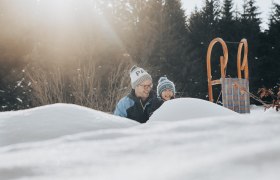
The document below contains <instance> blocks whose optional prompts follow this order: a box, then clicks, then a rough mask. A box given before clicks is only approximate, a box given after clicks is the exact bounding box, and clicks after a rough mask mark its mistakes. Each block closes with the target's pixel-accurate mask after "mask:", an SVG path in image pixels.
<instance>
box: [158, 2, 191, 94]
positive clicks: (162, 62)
mask: <svg viewBox="0 0 280 180" xmlns="http://www.w3.org/2000/svg"><path fill="white" fill-rule="evenodd" d="M158 33H160V41H159V44H158V45H159V48H160V49H159V51H158V53H159V56H157V59H156V60H157V61H156V62H154V63H155V64H154V66H155V67H156V69H157V70H160V71H159V73H158V74H157V76H160V75H163V74H166V75H168V76H169V78H171V79H174V81H175V83H176V85H177V89H182V88H183V85H184V84H185V83H184V81H185V79H186V76H187V70H186V68H182V67H186V56H185V52H186V44H187V43H186V33H187V30H186V17H185V12H184V10H183V9H182V4H181V0H166V1H165V3H164V6H163V12H162V24H161V28H160V29H159V30H158ZM178 72H180V73H178Z"/></svg>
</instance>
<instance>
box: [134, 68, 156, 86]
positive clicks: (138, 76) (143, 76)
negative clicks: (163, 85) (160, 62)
mask: <svg viewBox="0 0 280 180" xmlns="http://www.w3.org/2000/svg"><path fill="white" fill-rule="evenodd" d="M130 80H131V87H132V89H135V87H136V86H138V85H140V84H141V83H142V82H144V81H146V80H150V81H153V80H152V77H151V75H150V74H149V73H147V72H146V71H145V70H144V69H142V68H140V67H137V66H136V65H134V66H133V67H132V68H131V69H130Z"/></svg>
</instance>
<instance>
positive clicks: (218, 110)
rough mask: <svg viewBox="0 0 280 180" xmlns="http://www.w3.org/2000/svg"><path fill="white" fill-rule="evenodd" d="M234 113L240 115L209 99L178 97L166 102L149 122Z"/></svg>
mask: <svg viewBox="0 0 280 180" xmlns="http://www.w3.org/2000/svg"><path fill="white" fill-rule="evenodd" d="M232 115H238V113H236V112H234V111H231V110H229V109H227V108H224V107H222V106H220V105H217V104H215V103H212V102H209V101H205V100H202V99H196V98H178V99H173V100H170V101H166V102H164V103H163V105H162V106H161V107H160V109H158V110H157V111H155V112H154V114H153V115H152V116H151V118H150V120H149V122H154V121H178V120H188V119H194V118H204V117H219V116H232Z"/></svg>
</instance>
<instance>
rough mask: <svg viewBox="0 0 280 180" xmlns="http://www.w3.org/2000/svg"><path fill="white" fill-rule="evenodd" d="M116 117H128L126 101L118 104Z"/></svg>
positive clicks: (115, 112)
mask: <svg viewBox="0 0 280 180" xmlns="http://www.w3.org/2000/svg"><path fill="white" fill-rule="evenodd" d="M114 115H117V116H121V117H127V112H126V108H125V101H124V100H123V99H122V100H120V101H119V102H118V104H117V106H116V109H115V111H114Z"/></svg>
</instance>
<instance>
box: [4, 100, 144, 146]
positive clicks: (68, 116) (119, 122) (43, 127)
mask: <svg viewBox="0 0 280 180" xmlns="http://www.w3.org/2000/svg"><path fill="white" fill-rule="evenodd" d="M138 124H139V123H138V122H135V121H132V120H129V119H126V118H121V117H116V116H113V115H110V114H107V113H103V112H100V111H96V110H93V109H89V108H86V107H82V106H78V105H73V104H52V105H46V106H41V107H37V108H32V109H28V110H22V111H15V112H3V113H0V146H3V145H9V144H15V143H20V142H21V143H22V142H31V141H42V140H47V139H52V138H57V137H60V136H63V135H71V134H75V133H79V132H86V131H92V130H100V129H113V128H127V127H131V126H135V125H138Z"/></svg>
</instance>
